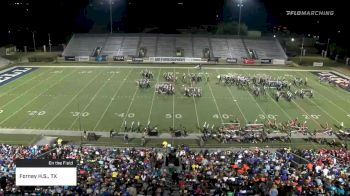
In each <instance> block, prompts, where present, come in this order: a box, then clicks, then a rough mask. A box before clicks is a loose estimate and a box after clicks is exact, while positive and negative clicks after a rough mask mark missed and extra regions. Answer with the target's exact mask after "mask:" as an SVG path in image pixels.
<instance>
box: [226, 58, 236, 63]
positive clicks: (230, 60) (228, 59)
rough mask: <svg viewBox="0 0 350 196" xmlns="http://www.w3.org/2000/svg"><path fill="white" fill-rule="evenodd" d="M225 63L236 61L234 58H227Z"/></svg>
mask: <svg viewBox="0 0 350 196" xmlns="http://www.w3.org/2000/svg"><path fill="white" fill-rule="evenodd" d="M226 63H237V59H236V58H227V59H226Z"/></svg>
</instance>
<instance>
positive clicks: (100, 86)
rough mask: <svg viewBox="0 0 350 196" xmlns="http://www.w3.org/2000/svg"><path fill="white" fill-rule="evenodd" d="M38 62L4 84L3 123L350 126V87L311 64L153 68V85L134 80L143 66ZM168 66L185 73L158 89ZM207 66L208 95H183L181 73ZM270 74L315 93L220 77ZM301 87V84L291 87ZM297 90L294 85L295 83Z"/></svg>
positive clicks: (54, 126) (93, 127)
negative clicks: (321, 76)
mask: <svg viewBox="0 0 350 196" xmlns="http://www.w3.org/2000/svg"><path fill="white" fill-rule="evenodd" d="M136 67H137V65H135V68H130V67H104V68H102V67H83V68H81V67H80V68H74V67H68V68H67V67H40V68H38V69H37V70H35V71H33V72H31V73H29V74H27V75H24V76H22V77H20V78H17V79H16V80H14V81H12V82H10V83H8V84H6V85H3V86H1V87H0V127H2V128H17V129H48V130H87V131H109V130H111V129H116V130H118V131H119V130H120V131H123V130H124V128H123V122H124V121H126V122H127V124H128V126H130V124H131V122H132V121H134V122H135V125H136V123H137V122H138V121H139V122H140V123H141V125H143V126H144V125H146V124H147V122H148V121H150V122H151V125H152V126H155V125H157V126H158V127H159V129H160V130H162V131H167V130H168V129H169V127H175V128H176V127H180V126H185V127H186V128H187V130H188V131H189V132H195V133H196V132H199V127H202V125H203V124H204V122H207V123H209V124H210V125H212V124H214V125H216V126H219V125H220V124H221V123H226V122H230V121H231V120H234V119H235V118H238V119H239V120H240V122H241V123H242V124H245V123H248V122H253V121H255V120H256V119H257V121H258V123H264V122H266V119H267V118H272V119H273V118H276V119H277V122H280V121H286V120H289V119H294V118H296V117H297V118H298V119H302V120H304V119H305V120H306V121H307V122H308V123H307V124H308V125H309V127H310V128H311V129H315V128H319V127H320V124H324V123H325V122H328V123H329V124H330V125H333V124H335V125H339V124H340V123H341V122H344V124H345V126H350V92H347V91H345V90H343V89H340V88H338V87H334V86H330V85H329V84H327V83H320V82H319V81H318V77H317V76H316V75H314V74H312V73H310V72H307V71H285V70H282V69H280V70H278V71H275V70H263V71H262V70H254V69H240V70H238V69H220V68H217V69H202V70H197V69H194V68H164V67H158V68H149V70H151V71H152V72H153V73H154V79H153V80H152V82H151V84H152V88H150V89H139V88H138V87H137V85H136V80H137V79H139V78H140V72H141V71H142V70H144V69H145V67H139V68H136ZM164 72H175V73H176V74H177V77H178V78H179V80H178V82H177V84H176V94H175V96H171V95H159V94H157V93H155V89H154V85H155V84H156V83H158V82H164V81H165V80H164V79H163V77H162V75H163V73H164ZM200 72H202V73H203V74H208V75H209V78H210V81H209V82H206V81H205V80H204V81H202V82H200V83H198V84H197V86H200V87H202V91H203V96H202V97H185V96H184V95H183V93H182V89H183V87H182V85H187V84H184V83H183V82H182V81H181V79H180V78H181V76H182V74H183V73H186V74H187V73H200ZM226 73H240V74H243V75H248V74H257V73H260V74H267V75H271V76H272V77H277V76H285V77H300V78H305V77H307V78H308V86H309V88H311V89H313V91H314V98H311V99H310V98H305V99H300V98H298V99H296V100H294V101H293V102H288V101H286V100H284V99H280V101H279V102H276V101H275V100H274V99H273V95H272V93H271V94H270V93H268V95H267V96H264V97H258V98H256V97H254V96H253V95H252V94H251V93H249V92H248V91H247V90H240V89H238V88H237V87H236V86H233V87H226V86H224V85H218V84H216V83H217V79H216V76H217V75H218V74H226ZM293 88H295V87H293ZM293 90H295V89H293Z"/></svg>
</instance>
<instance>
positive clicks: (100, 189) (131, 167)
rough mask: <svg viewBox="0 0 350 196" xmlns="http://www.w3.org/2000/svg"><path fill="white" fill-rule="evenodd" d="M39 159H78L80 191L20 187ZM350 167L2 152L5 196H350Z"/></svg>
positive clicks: (347, 155) (274, 159) (270, 157)
mask: <svg viewBox="0 0 350 196" xmlns="http://www.w3.org/2000/svg"><path fill="white" fill-rule="evenodd" d="M296 156H300V157H303V158H304V159H305V160H307V161H308V163H307V164H303V165H299V166H295V165H294V164H292V162H293V161H294V160H295V157H296ZM37 158H47V159H76V160H77V163H78V168H77V172H78V174H77V186H74V187H73V186H57V187H54V186H53V187H17V186H15V170H16V166H15V160H16V159H37ZM349 161H350V152H349V151H346V150H343V149H338V150H317V151H315V150H303V151H300V150H299V151H291V150H290V149H281V150H277V151H269V150H262V149H257V148H253V149H237V150H192V149H189V148H188V147H185V146H179V147H177V148H174V147H171V146H167V147H165V148H163V149H156V148H140V149H135V148H122V149H120V148H97V147H88V146H74V145H58V146H55V145H54V146H48V145H46V146H11V145H1V146H0V186H1V187H0V189H1V190H0V195H15V194H17V195H24V194H28V195H106V196H107V195H123V196H124V195H125V196H127V195H129V196H136V195H159V196H162V195H225V196H226V195H228V196H229V195H271V196H276V195H348V194H349V193H350V192H349V188H350V183H349V175H350V173H349V171H350V170H349V167H350V166H349Z"/></svg>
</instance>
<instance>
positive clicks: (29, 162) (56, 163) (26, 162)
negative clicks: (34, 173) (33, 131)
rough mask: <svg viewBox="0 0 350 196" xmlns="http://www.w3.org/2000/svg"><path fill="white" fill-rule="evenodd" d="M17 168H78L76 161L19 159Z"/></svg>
mask: <svg viewBox="0 0 350 196" xmlns="http://www.w3.org/2000/svg"><path fill="white" fill-rule="evenodd" d="M15 163H16V167H77V162H76V160H75V159H55V160H53V159H52V160H49V159H17V160H16V162H15Z"/></svg>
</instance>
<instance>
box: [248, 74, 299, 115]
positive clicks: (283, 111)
mask: <svg viewBox="0 0 350 196" xmlns="http://www.w3.org/2000/svg"><path fill="white" fill-rule="evenodd" d="M244 73H246V72H245V71H244ZM249 94H250V93H249ZM266 94H267V95H268V96H269V98H271V99H272V102H273V103H274V104H275V105H277V106H278V107H279V108H280V109H281V111H282V113H283V114H284V116H285V117H287V118H288V120H291V119H292V118H291V116H290V115H289V114H288V113H287V112H286V110H285V109H283V108H282V107H281V106H280V105H279V104H278V103H277V102H276V100H275V99H273V98H272V96H271V95H270V94H269V93H268V92H267V93H266ZM251 96H252V95H251ZM254 101H255V102H256V104H257V105H258V106H259V108H260V105H259V103H258V102H257V101H256V100H254ZM260 110H261V108H260ZM264 114H265V115H266V113H265V112H264Z"/></svg>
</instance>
